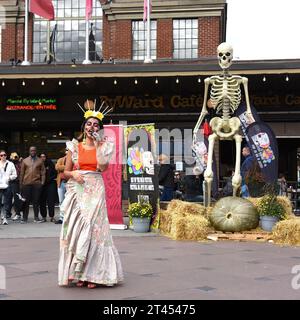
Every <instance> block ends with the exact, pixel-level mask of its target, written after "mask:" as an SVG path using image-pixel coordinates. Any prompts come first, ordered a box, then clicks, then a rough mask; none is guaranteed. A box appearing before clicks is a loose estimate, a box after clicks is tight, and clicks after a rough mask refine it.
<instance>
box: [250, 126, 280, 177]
mask: <svg viewBox="0 0 300 320" xmlns="http://www.w3.org/2000/svg"><path fill="white" fill-rule="evenodd" d="M246 134H247V137H248V139H249V146H250V147H251V151H252V154H253V156H255V158H256V160H257V162H258V164H259V167H260V169H261V172H262V174H263V176H264V177H265V180H266V182H268V183H274V182H276V180H277V177H278V145H277V140H276V137H275V135H274V133H273V131H272V129H271V128H270V127H269V126H268V125H267V124H265V123H264V122H255V123H253V124H251V125H250V126H248V128H247V130H246Z"/></svg>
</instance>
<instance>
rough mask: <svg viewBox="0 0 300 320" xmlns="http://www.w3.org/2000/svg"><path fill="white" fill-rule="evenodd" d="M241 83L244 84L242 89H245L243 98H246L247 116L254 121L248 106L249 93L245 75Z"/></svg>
mask: <svg viewBox="0 0 300 320" xmlns="http://www.w3.org/2000/svg"><path fill="white" fill-rule="evenodd" d="M242 83H243V86H244V91H245V98H246V106H247V116H248V117H249V118H250V119H251V120H252V121H254V118H253V115H252V112H251V108H250V100H249V93H248V79H247V78H245V77H242Z"/></svg>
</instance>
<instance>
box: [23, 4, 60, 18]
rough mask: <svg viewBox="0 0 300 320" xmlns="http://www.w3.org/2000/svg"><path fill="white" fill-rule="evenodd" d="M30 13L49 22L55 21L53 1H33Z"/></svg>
mask: <svg viewBox="0 0 300 320" xmlns="http://www.w3.org/2000/svg"><path fill="white" fill-rule="evenodd" d="M29 3H30V4H29V11H30V12H32V13H35V14H37V15H38V16H40V17H43V18H45V19H48V20H54V7H53V4H52V0H31V1H30V2H29Z"/></svg>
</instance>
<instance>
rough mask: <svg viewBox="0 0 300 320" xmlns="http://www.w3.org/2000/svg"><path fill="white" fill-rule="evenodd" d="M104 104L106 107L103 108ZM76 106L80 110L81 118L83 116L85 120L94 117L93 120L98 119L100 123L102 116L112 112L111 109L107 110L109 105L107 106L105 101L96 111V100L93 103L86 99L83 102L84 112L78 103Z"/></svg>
mask: <svg viewBox="0 0 300 320" xmlns="http://www.w3.org/2000/svg"><path fill="white" fill-rule="evenodd" d="M104 104H106V105H105V106H104ZM77 105H78V106H79V108H80V109H81V110H82V112H83V116H84V118H85V119H87V118H90V117H94V118H97V119H99V120H100V121H102V119H103V118H104V116H106V115H107V114H108V113H109V112H111V111H112V110H113V108H109V105H108V104H107V103H106V102H105V101H103V102H102V103H101V106H100V108H99V109H98V110H97V111H96V110H95V107H96V99H95V100H94V101H92V100H88V99H87V100H86V101H85V102H84V108H85V109H86V110H84V109H83V108H82V106H81V105H80V104H79V103H77ZM103 106H104V107H103ZM102 107H103V109H102Z"/></svg>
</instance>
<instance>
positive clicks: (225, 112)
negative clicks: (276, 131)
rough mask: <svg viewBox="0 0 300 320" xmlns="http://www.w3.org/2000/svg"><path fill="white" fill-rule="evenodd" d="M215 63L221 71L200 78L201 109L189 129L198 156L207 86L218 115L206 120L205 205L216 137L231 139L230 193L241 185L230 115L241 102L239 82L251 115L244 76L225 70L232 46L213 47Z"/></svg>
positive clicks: (238, 149) (238, 145) (233, 122)
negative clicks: (233, 157) (209, 131)
mask: <svg viewBox="0 0 300 320" xmlns="http://www.w3.org/2000/svg"><path fill="white" fill-rule="evenodd" d="M217 53H218V60H219V65H220V67H221V68H222V69H223V73H222V74H221V75H218V76H212V77H209V78H206V79H205V80H204V83H205V89H204V99H203V106H202V111H201V114H200V116H199V119H198V121H197V124H196V126H195V128H194V131H193V146H192V149H193V150H194V152H195V154H196V163H197V158H198V159H199V157H200V155H199V154H197V147H195V146H196V144H197V132H198V130H199V128H200V125H201V123H202V121H203V120H204V118H205V116H206V115H207V114H208V111H207V107H206V105H207V96H208V89H209V85H211V90H210V102H211V106H212V108H213V109H215V110H216V114H217V115H221V117H214V118H212V119H211V121H210V126H211V128H212V131H213V133H212V134H211V135H210V136H209V138H208V141H209V145H208V158H207V167H206V170H205V172H204V179H205V182H206V188H207V203H205V205H206V206H209V205H210V202H211V184H212V181H213V171H212V161H213V150H214V144H215V141H216V140H217V139H220V140H235V145H236V161H235V171H234V176H233V177H232V186H233V196H236V193H237V190H238V188H239V187H240V185H241V181H242V177H241V174H240V165H241V142H242V136H241V135H240V134H239V130H240V126H241V123H240V120H239V119H238V118H237V117H231V115H232V114H233V113H234V112H235V110H236V109H237V108H238V107H239V105H240V102H241V89H240V85H241V84H243V87H244V91H245V98H246V106H247V116H248V117H251V118H253V117H252V113H251V109H250V102H249V95H248V79H247V78H245V77H241V76H237V75H231V74H229V72H228V69H229V67H230V66H231V64H232V58H233V49H232V47H231V46H230V45H229V44H228V43H225V42H223V43H221V44H220V45H219V46H218V48H217Z"/></svg>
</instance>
